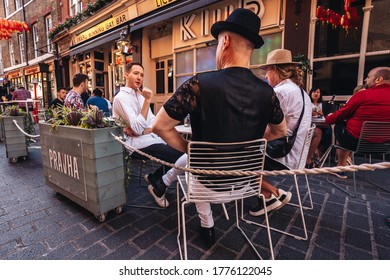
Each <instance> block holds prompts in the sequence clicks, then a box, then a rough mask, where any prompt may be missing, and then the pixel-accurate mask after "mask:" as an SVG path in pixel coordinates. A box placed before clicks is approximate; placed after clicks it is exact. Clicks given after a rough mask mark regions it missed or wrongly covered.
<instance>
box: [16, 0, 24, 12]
mask: <svg viewBox="0 0 390 280" xmlns="http://www.w3.org/2000/svg"><path fill="white" fill-rule="evenodd" d="M14 1H15V10H18V9H20V8H21V7H22V5H21V3H20V0H14Z"/></svg>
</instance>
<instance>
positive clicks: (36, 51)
mask: <svg viewBox="0 0 390 280" xmlns="http://www.w3.org/2000/svg"><path fill="white" fill-rule="evenodd" d="M32 36H33V43H34V56H35V57H38V56H39V49H38V40H39V39H38V28H37V24H34V25H33V26H32Z"/></svg>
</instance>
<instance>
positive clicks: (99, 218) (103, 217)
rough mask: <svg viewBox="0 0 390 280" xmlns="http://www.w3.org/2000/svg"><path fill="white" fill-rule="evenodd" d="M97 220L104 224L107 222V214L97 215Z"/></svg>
mask: <svg viewBox="0 0 390 280" xmlns="http://www.w3.org/2000/svg"><path fill="white" fill-rule="evenodd" d="M95 217H96V219H98V220H99V222H101V223H103V222H104V221H105V220H106V214H105V213H103V214H100V215H95Z"/></svg>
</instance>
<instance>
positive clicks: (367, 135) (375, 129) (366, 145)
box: [327, 121, 390, 197]
mask: <svg viewBox="0 0 390 280" xmlns="http://www.w3.org/2000/svg"><path fill="white" fill-rule="evenodd" d="M377 139H382V140H383V139H384V142H383V141H381V142H382V143H378V141H377ZM333 147H334V148H337V149H343V150H346V151H350V152H351V153H352V164H355V154H356V153H357V154H363V155H369V159H370V162H371V155H383V161H385V155H386V154H390V122H374V121H366V122H364V123H363V126H362V130H361V132H360V137H359V142H358V145H357V147H356V150H355V151H353V150H349V149H346V148H343V147H341V146H338V145H333ZM355 173H356V172H352V174H353V193H351V192H349V191H348V190H346V189H345V188H343V187H341V186H339V185H338V184H336V183H335V182H333V181H332V180H329V178H328V179H327V181H328V182H329V183H331V184H332V185H333V186H335V187H336V188H338V189H340V190H341V191H343V192H345V193H347V194H348V195H350V196H352V197H356V175H355ZM364 176H365V173H364ZM363 180H364V181H366V182H368V183H370V184H371V185H374V186H376V187H377V188H379V189H382V190H384V191H386V192H390V190H389V189H386V188H384V187H382V186H380V185H378V184H376V183H374V182H372V181H369V180H366V179H365V177H364V178H363Z"/></svg>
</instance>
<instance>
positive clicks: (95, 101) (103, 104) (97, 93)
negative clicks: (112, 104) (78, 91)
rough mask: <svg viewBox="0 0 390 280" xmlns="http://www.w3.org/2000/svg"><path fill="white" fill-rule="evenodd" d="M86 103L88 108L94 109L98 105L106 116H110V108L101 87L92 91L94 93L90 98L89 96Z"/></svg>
mask: <svg viewBox="0 0 390 280" xmlns="http://www.w3.org/2000/svg"><path fill="white" fill-rule="evenodd" d="M86 104H87V106H86V107H87V108H89V109H92V108H96V107H97V109H99V110H102V111H103V113H104V115H105V116H106V117H109V116H110V110H109V109H108V104H107V100H106V99H104V98H103V92H102V91H101V90H100V89H98V88H95V89H94V90H93V91H92V95H91V97H90V98H88V100H87V103H86Z"/></svg>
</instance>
